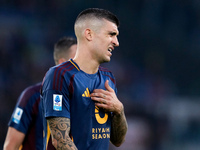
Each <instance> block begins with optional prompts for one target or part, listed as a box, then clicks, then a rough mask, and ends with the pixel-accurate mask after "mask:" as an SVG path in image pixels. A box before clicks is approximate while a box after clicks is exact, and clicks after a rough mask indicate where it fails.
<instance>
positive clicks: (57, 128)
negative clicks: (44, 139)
mask: <svg viewBox="0 0 200 150" xmlns="http://www.w3.org/2000/svg"><path fill="white" fill-rule="evenodd" d="M47 123H48V125H49V128H50V131H51V136H52V144H53V145H54V147H55V148H56V149H59V148H64V147H67V148H68V149H75V148H76V146H75V145H74V143H73V142H72V140H71V138H70V136H69V132H70V119H69V118H65V117H52V118H47ZM58 143H59V144H58Z"/></svg>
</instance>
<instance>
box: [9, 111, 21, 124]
mask: <svg viewBox="0 0 200 150" xmlns="http://www.w3.org/2000/svg"><path fill="white" fill-rule="evenodd" d="M22 114H23V110H22V109H21V108H19V107H17V108H16V110H15V113H14V116H13V119H12V120H13V122H15V123H17V124H19V122H20V120H21V117H22Z"/></svg>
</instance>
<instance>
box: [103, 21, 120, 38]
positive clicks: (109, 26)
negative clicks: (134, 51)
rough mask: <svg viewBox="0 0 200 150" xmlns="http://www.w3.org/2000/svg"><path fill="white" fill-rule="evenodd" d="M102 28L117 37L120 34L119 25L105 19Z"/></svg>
mask: <svg viewBox="0 0 200 150" xmlns="http://www.w3.org/2000/svg"><path fill="white" fill-rule="evenodd" d="M102 28H103V29H104V30H105V31H107V32H112V33H116V35H118V34H119V30H118V27H117V25H116V24H115V23H113V22H111V21H108V20H105V19H104V24H103V27H102Z"/></svg>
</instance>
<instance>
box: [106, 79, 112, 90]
mask: <svg viewBox="0 0 200 150" xmlns="http://www.w3.org/2000/svg"><path fill="white" fill-rule="evenodd" d="M108 82H109V81H108V80H106V82H105V88H106V90H107V91H109V92H112V91H113V89H112V88H111V87H110V85H109V84H108Z"/></svg>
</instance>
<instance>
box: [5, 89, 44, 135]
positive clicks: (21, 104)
mask: <svg viewBox="0 0 200 150" xmlns="http://www.w3.org/2000/svg"><path fill="white" fill-rule="evenodd" d="M39 97H40V94H39V92H37V93H34V92H33V91H32V90H31V89H30V88H27V89H25V90H24V91H23V92H22V93H21V95H20V97H19V98H18V102H17V104H16V106H15V109H14V112H13V114H12V117H11V119H10V121H9V123H8V125H9V126H10V127H13V128H15V129H16V130H18V131H20V132H22V133H24V134H26V133H27V132H28V130H29V127H30V125H31V123H32V120H33V118H34V117H35V115H34V114H33V108H34V105H35V102H36V101H37V100H39ZM36 107H37V106H36Z"/></svg>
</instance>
